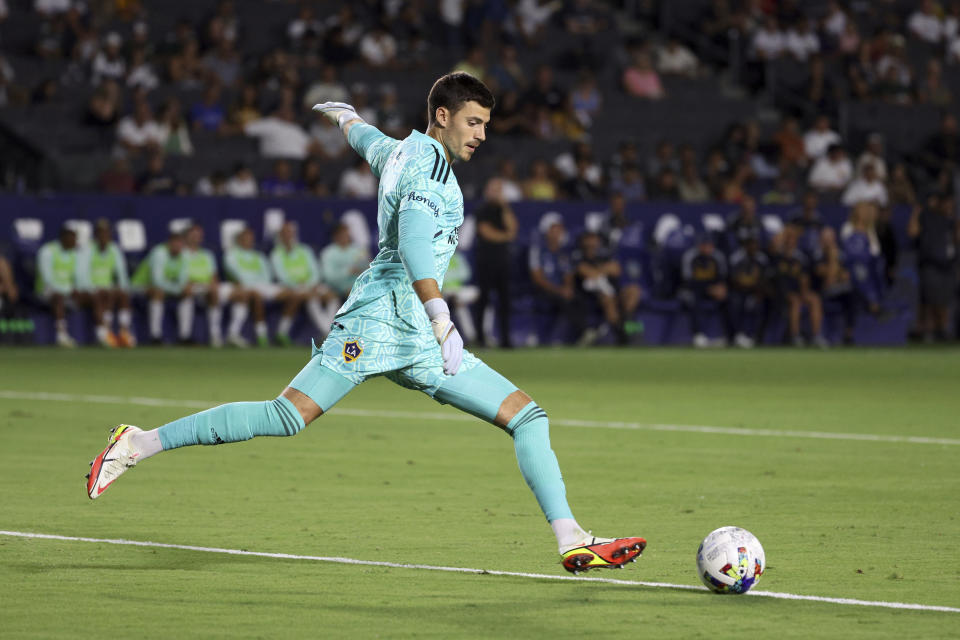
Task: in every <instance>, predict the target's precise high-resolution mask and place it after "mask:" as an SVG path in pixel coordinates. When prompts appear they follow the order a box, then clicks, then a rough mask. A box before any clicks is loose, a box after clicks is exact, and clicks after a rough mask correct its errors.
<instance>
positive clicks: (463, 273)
mask: <svg viewBox="0 0 960 640" xmlns="http://www.w3.org/2000/svg"><path fill="white" fill-rule="evenodd" d="M472 277H473V272H472V271H471V270H470V261H469V260H468V259H467V257H466V255H464V253H463V251H460V250H457V251H456V252H455V253H454V254H453V256H451V258H450V264H449V265H448V266H447V272H446V273H445V274H443V299H444V300H446V302H447V305H448V306H449V307H450V313H451V315H453V316H455V317H456V319H457V327H459V329H460V330H462V331H463V337H464V340H466V341H467V342H475V341H476V339H477V327H476V326H475V325H474V324H473V310H472V309H471V305H472V304H473V303H475V302H476V301H477V298H478V297H479V296H480V290H479V289H477V287H476V286H475V285H472V284H468V283H469V282H470V279H471V278H472Z"/></svg>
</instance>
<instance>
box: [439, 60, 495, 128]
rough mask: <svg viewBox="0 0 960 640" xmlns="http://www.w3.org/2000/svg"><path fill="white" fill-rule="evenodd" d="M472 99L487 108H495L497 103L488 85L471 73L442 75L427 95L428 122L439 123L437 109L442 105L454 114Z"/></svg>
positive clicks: (459, 72)
mask: <svg viewBox="0 0 960 640" xmlns="http://www.w3.org/2000/svg"><path fill="white" fill-rule="evenodd" d="M470 101H473V102H476V103H477V104H479V105H480V106H481V107H485V108H487V109H493V105H494V104H496V100H495V99H494V97H493V93H491V92H490V89H488V88H487V85H485V84H483V82H481V81H480V80H478V79H476V78H475V77H473V76H472V75H470V74H469V73H464V72H463V71H457V72H456V73H448V74H447V75H445V76H442V77H441V78H440V79H439V80H437V81H436V82H434V83H433V88H431V89H430V95H428V96H427V124H428V125H435V124H436V123H437V109H439V108H440V107H446V108H447V109H448V110H449V111H450V113H451V114H453V113H456V112H457V111H459V110H460V109H461V107H463V105H465V104H466V103H468V102H470Z"/></svg>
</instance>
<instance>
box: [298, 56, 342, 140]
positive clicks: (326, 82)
mask: <svg viewBox="0 0 960 640" xmlns="http://www.w3.org/2000/svg"><path fill="white" fill-rule="evenodd" d="M349 100H350V93H349V92H348V91H347V87H346V86H345V85H344V84H343V83H342V82H340V80H339V79H337V68H336V67H335V66H333V65H332V64H328V65H324V67H323V69H322V70H321V71H320V79H319V80H317V81H316V82H314V83H313V84H311V85H310V88H309V89H307V92H306V93H305V94H304V96H303V106H304V107H306V108H308V109H309V108H311V107H313V105H315V104H317V103H319V102H349ZM334 131H336V129H334Z"/></svg>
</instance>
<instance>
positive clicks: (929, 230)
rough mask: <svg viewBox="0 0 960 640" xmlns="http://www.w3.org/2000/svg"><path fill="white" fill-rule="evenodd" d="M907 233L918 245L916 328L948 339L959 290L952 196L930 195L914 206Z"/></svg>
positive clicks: (959, 229) (958, 230)
mask: <svg viewBox="0 0 960 640" xmlns="http://www.w3.org/2000/svg"><path fill="white" fill-rule="evenodd" d="M907 235H908V236H910V238H911V239H912V240H913V241H914V243H915V244H916V247H917V266H918V267H919V271H920V308H919V311H918V314H917V329H918V331H919V333H920V335H921V336H922V338H923V340H924V342H927V343H931V342H933V341H934V340H938V341H944V340H946V339H947V327H948V324H949V319H950V305H951V302H952V299H953V297H954V296H955V294H956V264H957V244H958V243H960V225H958V222H957V215H956V211H955V209H954V199H953V197H951V196H942V195H931V196H930V197H928V198H927V202H926V206H925V207H922V208H921V207H915V208H914V210H913V212H912V213H911V215H910V221H909V222H908V223H907Z"/></svg>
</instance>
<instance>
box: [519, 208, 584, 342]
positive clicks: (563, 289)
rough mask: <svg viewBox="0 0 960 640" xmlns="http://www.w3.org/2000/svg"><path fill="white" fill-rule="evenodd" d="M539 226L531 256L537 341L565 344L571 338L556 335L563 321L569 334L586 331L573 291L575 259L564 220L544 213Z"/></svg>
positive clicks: (531, 247) (578, 335) (530, 266)
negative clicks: (568, 247) (571, 253)
mask: <svg viewBox="0 0 960 640" xmlns="http://www.w3.org/2000/svg"><path fill="white" fill-rule="evenodd" d="M539 227H540V237H539V238H538V241H536V242H534V243H533V244H532V245H531V246H530V251H529V254H528V266H529V268H530V280H531V281H533V286H534V298H535V303H534V304H535V308H536V311H537V314H536V315H537V334H538V338H539V339H541V340H546V341H547V342H548V343H552V342H553V341H554V340H556V339H562V340H563V341H566V338H567V337H569V336H560V337H558V336H557V331H558V326H559V325H560V323H561V322H560V321H564V322H566V324H567V330H568V332H572V335H573V336H575V337H580V336H581V335H582V334H583V332H584V330H585V329H586V316H585V314H584V313H583V311H584V307H583V305H582V304H579V303H578V302H579V301H578V300H577V297H576V291H575V289H574V270H573V260H572V258H571V256H570V253H569V251H567V248H566V247H565V244H566V238H567V230H566V227H565V226H564V224H563V218H562V217H561V216H560V214H558V213H555V212H550V213H547V214H544V216H543V218H541V219H540V225H539Z"/></svg>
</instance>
